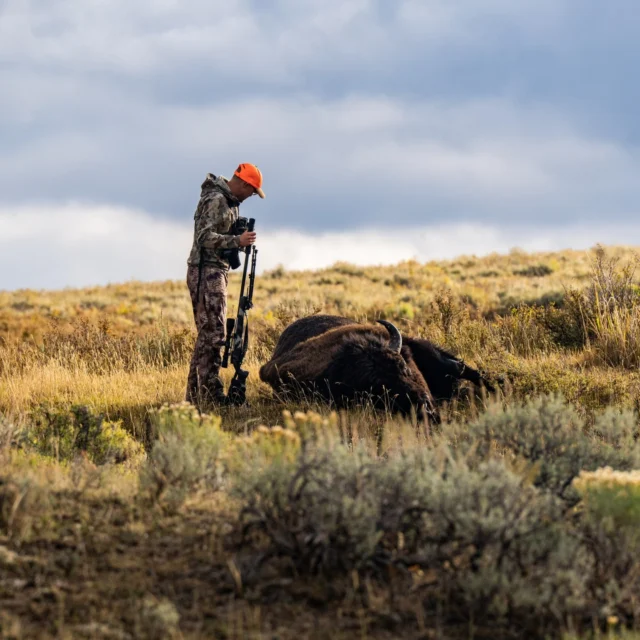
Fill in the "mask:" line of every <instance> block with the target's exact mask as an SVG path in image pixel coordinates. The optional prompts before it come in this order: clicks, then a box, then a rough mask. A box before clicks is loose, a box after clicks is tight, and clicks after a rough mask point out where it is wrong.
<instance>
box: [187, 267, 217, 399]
mask: <svg viewBox="0 0 640 640" xmlns="http://www.w3.org/2000/svg"><path fill="white" fill-rule="evenodd" d="M199 280H200V287H199V288H198V281H199ZM187 286H188V287H189V293H190V294H191V304H192V307H193V317H194V319H195V321H196V328H197V330H198V338H197V340H196V346H195V349H194V351H193V357H192V358H191V368H190V369H189V379H188V381H187V395H186V399H187V402H191V403H192V404H193V405H195V406H198V407H201V408H205V407H206V405H211V404H219V403H220V402H221V401H222V399H223V397H224V386H223V384H222V381H221V380H220V377H219V373H220V364H221V363H222V353H221V351H222V348H223V347H224V341H225V332H226V316H227V274H226V272H225V271H223V270H221V269H219V268H217V267H202V271H201V272H200V269H199V267H198V266H189V268H188V270H187Z"/></svg>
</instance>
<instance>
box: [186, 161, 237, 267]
mask: <svg viewBox="0 0 640 640" xmlns="http://www.w3.org/2000/svg"><path fill="white" fill-rule="evenodd" d="M239 206H240V203H239V202H238V200H236V199H235V198H234V197H233V195H232V194H231V191H230V190H229V187H228V185H227V181H226V180H225V179H224V178H223V177H222V176H218V177H216V176H214V175H213V174H211V173H208V174H207V177H206V178H205V180H204V182H203V183H202V191H201V193H200V201H199V202H198V206H197V208H196V212H195V214H194V216H193V218H194V230H193V246H192V248H191V253H190V254H189V259H188V260H187V263H188V264H189V265H198V264H200V263H202V264H203V265H207V266H213V267H219V268H220V269H224V270H225V271H227V270H228V269H229V262H228V260H225V259H224V258H223V257H221V256H220V255H219V250H220V249H237V248H238V247H239V246H240V244H239V242H240V237H239V236H234V235H230V234H231V227H232V225H233V223H234V222H235V221H236V220H237V219H238V215H239V213H238V207H239Z"/></svg>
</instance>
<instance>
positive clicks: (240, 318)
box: [222, 218, 258, 406]
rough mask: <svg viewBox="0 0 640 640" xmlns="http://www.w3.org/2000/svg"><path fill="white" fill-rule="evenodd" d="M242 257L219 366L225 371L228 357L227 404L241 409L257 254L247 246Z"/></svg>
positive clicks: (243, 400) (243, 395)
mask: <svg viewBox="0 0 640 640" xmlns="http://www.w3.org/2000/svg"><path fill="white" fill-rule="evenodd" d="M255 222H256V221H255V220H254V219H253V218H250V219H249V224H248V225H247V229H248V230H249V231H253V228H254V226H255ZM240 251H243V253H244V254H245V259H244V269H243V271H242V284H241V285H240V298H239V300H238V315H237V317H236V319H235V320H234V319H233V318H227V338H226V341H225V345H224V355H223V357H222V366H223V367H224V368H225V369H226V368H227V366H228V365H229V354H231V364H232V365H233V367H234V369H235V374H234V376H233V379H232V380H231V385H230V386H229V392H228V394H227V404H230V405H235V406H241V405H243V404H245V403H246V401H247V377H248V376H249V372H248V371H245V370H244V369H243V368H242V362H243V360H244V357H245V355H246V354H247V349H248V348H249V320H248V318H247V312H248V311H249V309H251V308H252V307H253V285H254V282H255V277H256V261H257V258H258V250H257V249H256V248H255V247H253V245H250V246H248V247H246V248H245V249H241V250H240ZM249 258H251V272H250V273H249V290H248V292H247V295H245V292H244V289H245V285H246V282H247V268H248V266H249Z"/></svg>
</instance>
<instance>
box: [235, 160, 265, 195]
mask: <svg viewBox="0 0 640 640" xmlns="http://www.w3.org/2000/svg"><path fill="white" fill-rule="evenodd" d="M234 175H236V176H238V178H240V179H241V180H244V181H245V182H246V183H247V184H250V185H251V186H252V187H253V188H254V189H255V190H256V193H257V194H258V195H259V196H260V197H261V198H264V191H263V190H262V172H261V171H260V169H258V167H256V165H255V164H249V163H248V162H245V163H243V164H239V165H238V168H237V169H236V170H235V172H234Z"/></svg>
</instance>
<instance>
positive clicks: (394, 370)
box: [260, 316, 439, 422]
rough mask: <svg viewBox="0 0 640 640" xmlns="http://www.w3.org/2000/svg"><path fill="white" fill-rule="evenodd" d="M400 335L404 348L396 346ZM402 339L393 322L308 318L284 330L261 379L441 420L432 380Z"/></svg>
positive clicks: (282, 389)
mask: <svg viewBox="0 0 640 640" xmlns="http://www.w3.org/2000/svg"><path fill="white" fill-rule="evenodd" d="M393 334H395V336H394V335H393ZM394 340H397V341H398V348H399V349H401V351H398V350H394V349H392V348H391V346H392V343H393V342H394ZM400 340H401V338H400V334H399V332H398V331H397V329H396V328H395V327H393V325H389V328H385V327H382V326H369V325H362V324H358V323H355V322H353V321H351V320H348V319H346V318H335V317H333V316H310V317H309V318H302V319H301V320H297V321H296V322H294V323H293V324H291V325H290V326H289V327H287V328H286V329H285V331H284V332H283V333H282V335H281V336H280V339H279V341H278V343H277V345H276V348H275V350H274V353H273V356H272V357H271V360H270V361H269V362H267V363H266V364H265V365H263V366H262V367H261V368H260V379H261V380H263V381H264V382H267V383H268V384H269V385H271V387H272V388H273V389H274V390H275V391H276V392H278V393H291V392H296V391H302V392H309V391H311V392H313V393H315V394H319V395H320V396H322V397H323V398H324V399H325V400H327V401H329V402H331V403H333V404H334V405H335V406H336V407H338V408H342V407H347V406H350V405H353V404H355V403H359V402H362V401H363V400H364V401H369V402H371V403H372V404H373V406H375V407H380V408H382V407H385V408H388V409H390V410H391V411H392V412H399V413H401V414H403V415H410V414H411V412H412V410H415V411H416V412H417V414H418V415H419V416H421V417H423V418H426V417H428V418H429V419H430V420H431V421H433V422H438V421H439V416H438V413H437V410H436V409H435V405H434V402H433V399H432V398H431V394H430V393H429V388H428V386H427V383H426V382H425V380H424V378H423V376H422V374H421V373H420V371H419V369H418V368H417V367H416V365H415V363H414V362H413V360H412V358H411V353H410V352H409V351H408V350H407V349H406V348H404V349H403V348H401V346H400Z"/></svg>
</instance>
